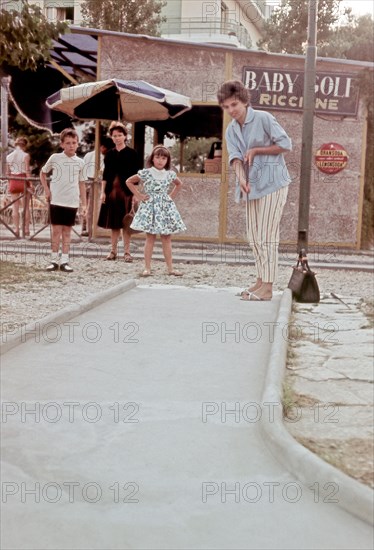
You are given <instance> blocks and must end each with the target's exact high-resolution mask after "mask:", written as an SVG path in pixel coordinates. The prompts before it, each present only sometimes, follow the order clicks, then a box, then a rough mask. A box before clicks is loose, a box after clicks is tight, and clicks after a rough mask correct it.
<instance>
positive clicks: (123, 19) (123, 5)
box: [81, 0, 166, 36]
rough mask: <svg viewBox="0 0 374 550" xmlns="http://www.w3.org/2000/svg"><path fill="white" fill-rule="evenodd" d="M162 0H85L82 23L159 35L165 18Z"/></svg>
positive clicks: (94, 26) (82, 8) (82, 7)
mask: <svg viewBox="0 0 374 550" xmlns="http://www.w3.org/2000/svg"><path fill="white" fill-rule="evenodd" d="M165 4H166V2H164V1H163V0H105V2H98V0H85V1H84V2H82V5H81V10H82V17H83V25H84V26H88V27H93V28H96V29H106V30H111V31H119V32H127V33H132V34H148V35H150V36H159V34H160V33H159V26H160V24H161V23H162V22H163V21H164V20H165V18H164V17H162V16H161V9H162V7H163V6H164V5H165Z"/></svg>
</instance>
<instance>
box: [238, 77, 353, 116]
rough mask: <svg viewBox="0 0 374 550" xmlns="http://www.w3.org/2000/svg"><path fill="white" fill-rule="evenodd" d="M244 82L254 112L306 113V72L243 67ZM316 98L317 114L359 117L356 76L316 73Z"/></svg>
mask: <svg viewBox="0 0 374 550" xmlns="http://www.w3.org/2000/svg"><path fill="white" fill-rule="evenodd" d="M243 83H244V86H245V87H246V88H248V90H249V91H250V92H251V98H252V99H251V104H252V107H254V108H255V109H266V110H269V111H273V110H281V111H302V110H303V100H304V72H303V71H293V70H282V69H269V68H267V67H266V68H264V67H244V68H243ZM315 96H316V103H315V111H316V113H323V114H326V115H344V116H352V117H356V116H357V112H358V100H359V87H358V82H357V76H356V75H352V74H343V73H317V74H316V85H315Z"/></svg>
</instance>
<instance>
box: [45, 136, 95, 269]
mask: <svg viewBox="0 0 374 550" xmlns="http://www.w3.org/2000/svg"><path fill="white" fill-rule="evenodd" d="M60 140H61V148H62V149H63V152H62V153H55V154H53V155H51V156H50V157H49V159H48V160H47V162H46V164H45V165H44V166H43V168H42V169H41V172H40V181H41V182H42V185H43V188H44V192H45V196H46V199H47V201H48V202H49V203H50V218H51V226H52V239H51V241H52V242H51V249H52V250H51V263H50V264H49V265H48V266H47V268H46V270H47V271H56V270H57V269H58V268H59V267H60V270H61V271H66V272H68V273H70V272H72V271H73V269H72V268H71V267H70V265H69V250H70V240H71V228H72V227H73V225H74V224H75V218H76V214H77V210H78V208H79V198H80V201H81V204H82V215H83V216H85V215H86V206H87V205H86V188H85V184H84V177H83V166H84V162H83V160H82V159H80V158H79V157H77V155H76V151H77V148H78V135H77V133H76V131H75V130H73V129H72V128H66V129H65V130H63V131H62V132H61V134H60ZM49 172H52V176H51V183H50V189H49V188H48V184H47V174H48V173H49ZM60 242H62V254H61V263H60V258H59V248H60Z"/></svg>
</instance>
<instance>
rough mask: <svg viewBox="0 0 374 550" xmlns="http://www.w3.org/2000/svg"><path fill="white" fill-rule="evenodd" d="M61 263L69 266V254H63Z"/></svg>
mask: <svg viewBox="0 0 374 550" xmlns="http://www.w3.org/2000/svg"><path fill="white" fill-rule="evenodd" d="M61 263H62V264H68V263H69V254H61Z"/></svg>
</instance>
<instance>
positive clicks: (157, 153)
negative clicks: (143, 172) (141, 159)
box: [146, 145, 171, 170]
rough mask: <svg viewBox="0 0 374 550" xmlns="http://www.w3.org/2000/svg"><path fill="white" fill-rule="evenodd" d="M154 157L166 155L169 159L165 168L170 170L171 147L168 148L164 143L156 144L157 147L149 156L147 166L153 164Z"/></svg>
mask: <svg viewBox="0 0 374 550" xmlns="http://www.w3.org/2000/svg"><path fill="white" fill-rule="evenodd" d="M154 157H166V158H167V159H168V160H167V163H166V164H165V170H170V165H171V155H170V151H169V149H167V148H166V147H165V146H164V145H156V147H154V148H153V149H152V152H151V154H150V155H149V157H148V158H147V162H146V166H147V168H150V167H151V166H153V158H154Z"/></svg>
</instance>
